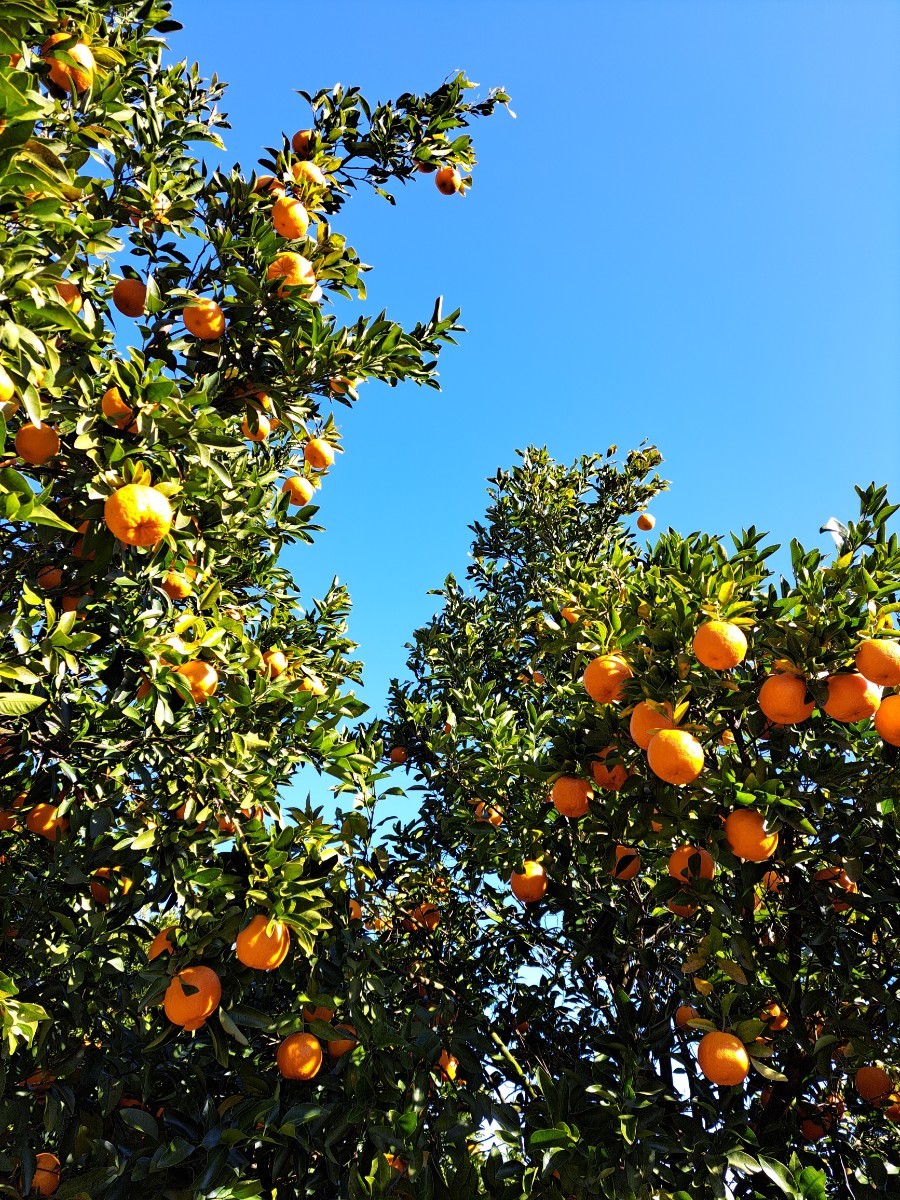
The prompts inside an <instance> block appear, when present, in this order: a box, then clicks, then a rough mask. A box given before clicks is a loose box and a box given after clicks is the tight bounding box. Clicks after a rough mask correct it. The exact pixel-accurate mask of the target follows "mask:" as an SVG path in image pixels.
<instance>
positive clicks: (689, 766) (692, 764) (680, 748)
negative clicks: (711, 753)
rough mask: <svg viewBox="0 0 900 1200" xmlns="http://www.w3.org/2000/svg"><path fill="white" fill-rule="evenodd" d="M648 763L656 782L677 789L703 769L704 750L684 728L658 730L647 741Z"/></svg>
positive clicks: (691, 780) (694, 777)
mask: <svg viewBox="0 0 900 1200" xmlns="http://www.w3.org/2000/svg"><path fill="white" fill-rule="evenodd" d="M647 762H648V763H649V765H650V770H651V771H652V772H653V774H654V775H656V776H657V777H658V778H659V779H662V780H664V781H665V782H666V783H671V784H674V785H675V786H676V787H679V786H682V785H683V784H687V783H693V781H694V780H695V779H696V778H697V776H698V775H699V774H700V772H701V771H702V770H703V747H702V746H701V745H700V743H699V742H698V741H697V739H696V738H695V737H694V736H693V734H690V733H687V732H686V731H685V730H683V729H660V730H659V732H658V733H655V734H654V735H653V737H652V738H651V739H650V746H649V748H648V750H647Z"/></svg>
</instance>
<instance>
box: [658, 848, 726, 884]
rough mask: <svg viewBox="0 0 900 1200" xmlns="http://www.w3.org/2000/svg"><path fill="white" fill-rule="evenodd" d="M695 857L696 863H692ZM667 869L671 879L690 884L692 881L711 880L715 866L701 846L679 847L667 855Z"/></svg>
mask: <svg viewBox="0 0 900 1200" xmlns="http://www.w3.org/2000/svg"><path fill="white" fill-rule="evenodd" d="M695 856H696V859H697V861H696V862H692V860H693V859H694V858H695ZM667 869H668V872H669V874H670V875H671V876H672V878H673V879H680V880H681V881H682V882H684V881H687V882H688V883H690V882H691V881H692V880H694V879H712V877H713V875H715V873H716V864H715V862H714V861H713V859H712V856H711V855H710V854H709V852H708V851H706V850H704V849H703V848H702V847H701V846H679V847H678V849H677V850H673V852H672V853H671V854H670V855H669V862H668V867H667Z"/></svg>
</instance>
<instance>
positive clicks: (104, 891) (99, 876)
mask: <svg viewBox="0 0 900 1200" xmlns="http://www.w3.org/2000/svg"><path fill="white" fill-rule="evenodd" d="M114 880H115V881H116V882H118V885H119V886H118V891H119V895H120V896H127V895H128V893H129V892H130V891H131V889H132V887H134V880H133V879H127V878H125V877H123V876H122V875H120V874H119V872H118V869H117V870H116V871H115V872H113V870H112V868H110V867H98V868H97V870H96V871H95V872H94V874H93V876H92V878H91V895H92V896H93V897H94V899H95V900H96V901H97V903H98V904H100V905H102V906H103V907H104V908H105V907H106V905H107V904H109V901H110V898H111V894H112V893H111V889H110V888H109V886H108V885H109V884H110V883H112V882H113V881H114Z"/></svg>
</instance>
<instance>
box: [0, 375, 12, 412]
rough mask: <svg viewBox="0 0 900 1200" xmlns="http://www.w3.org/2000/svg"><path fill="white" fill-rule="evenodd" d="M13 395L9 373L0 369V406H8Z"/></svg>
mask: <svg viewBox="0 0 900 1200" xmlns="http://www.w3.org/2000/svg"><path fill="white" fill-rule="evenodd" d="M15 394H16V389H15V385H14V384H13V381H12V380H11V379H10V377H9V373H8V372H7V371H6V370H5V369H4V368H3V367H0V405H2V404H8V403H9V402H10V400H12V398H13V396H14V395H15ZM10 415H12V414H10Z"/></svg>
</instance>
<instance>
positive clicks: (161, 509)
mask: <svg viewBox="0 0 900 1200" xmlns="http://www.w3.org/2000/svg"><path fill="white" fill-rule="evenodd" d="M103 519H104V521H105V522H106V527H107V529H109V531H110V533H112V534H114V535H115V536H116V537H117V538H118V539H119V541H120V542H122V543H123V544H124V545H126V546H156V545H158V544H159V543H160V542H161V541H162V540H163V538H164V537H165V536H166V534H167V533H168V532H169V530H170V529H171V528H172V520H173V513H172V505H171V504H170V503H169V501H168V499H167V497H166V496H164V495H163V494H162V492H158V491H157V490H156V488H152V487H146V486H145V485H144V484H140V483H127V484H126V485H125V486H124V487H120V488H119V489H118V491H115V492H113V494H112V495H111V496H108V497H107V500H106V503H105V504H104V505H103Z"/></svg>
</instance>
